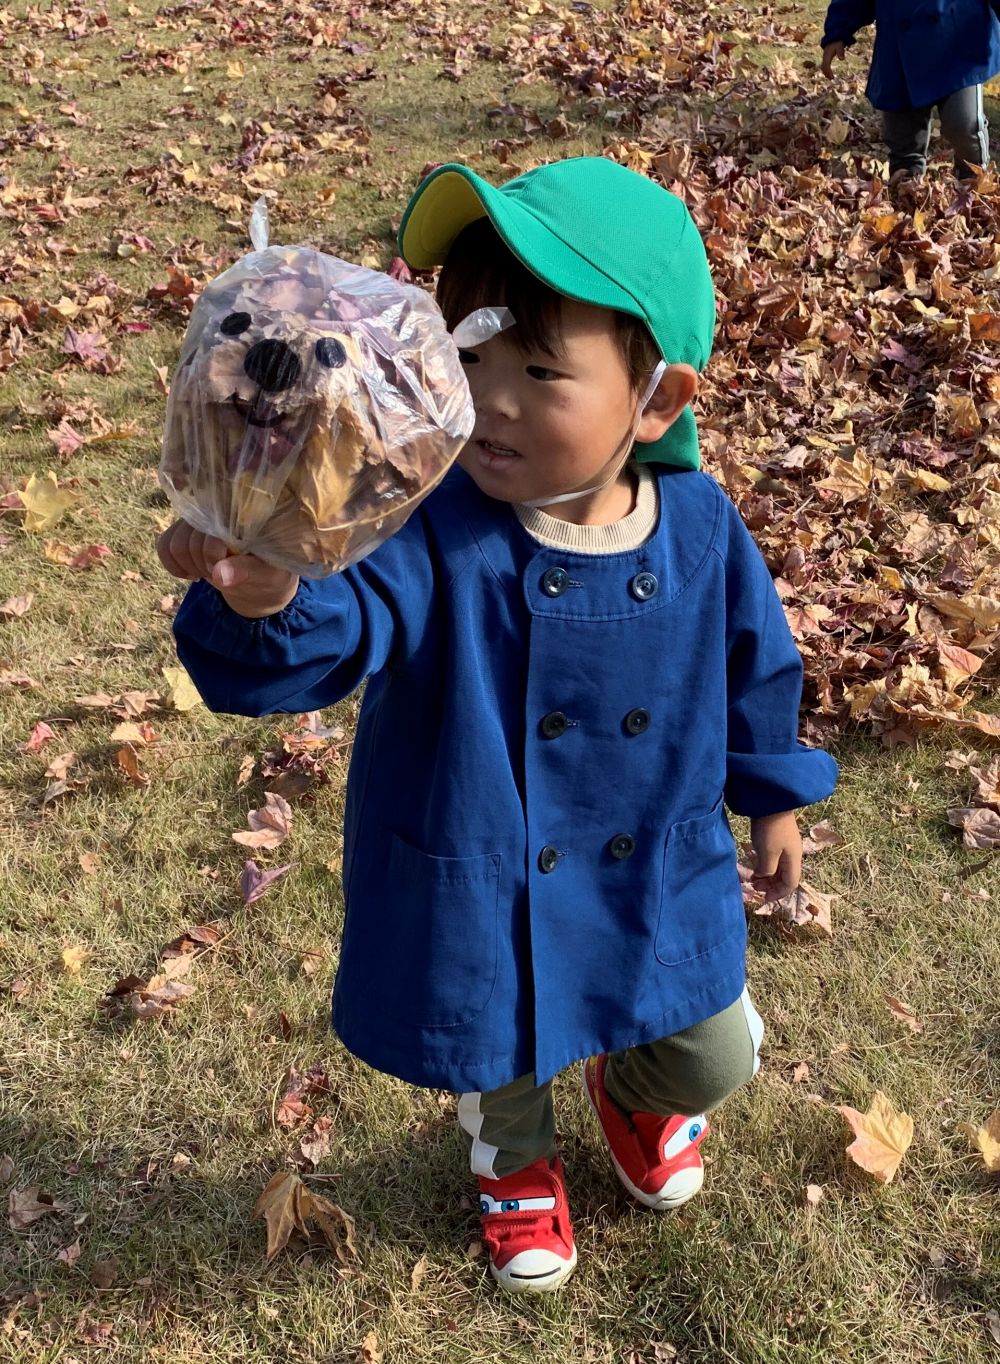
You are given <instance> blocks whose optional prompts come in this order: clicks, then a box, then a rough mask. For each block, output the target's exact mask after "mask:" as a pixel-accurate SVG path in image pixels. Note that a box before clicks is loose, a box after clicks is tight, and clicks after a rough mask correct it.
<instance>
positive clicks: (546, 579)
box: [542, 568, 569, 597]
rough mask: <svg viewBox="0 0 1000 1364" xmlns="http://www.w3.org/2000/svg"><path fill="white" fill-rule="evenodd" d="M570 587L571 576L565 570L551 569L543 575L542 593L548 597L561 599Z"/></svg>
mask: <svg viewBox="0 0 1000 1364" xmlns="http://www.w3.org/2000/svg"><path fill="white" fill-rule="evenodd" d="M567 587H569V574H568V573H567V572H566V570H565V569H564V568H550V569H547V570H546V571H545V573H544V574H543V575H542V591H543V592H544V593H545V595H546V596H547V597H561V596H562V594H563V593H564V592H565V591H566V589H567Z"/></svg>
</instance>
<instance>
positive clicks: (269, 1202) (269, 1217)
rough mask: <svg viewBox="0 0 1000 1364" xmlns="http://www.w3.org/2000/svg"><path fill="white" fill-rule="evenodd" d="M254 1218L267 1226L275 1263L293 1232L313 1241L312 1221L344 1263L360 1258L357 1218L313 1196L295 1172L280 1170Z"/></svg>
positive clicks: (269, 1186)
mask: <svg viewBox="0 0 1000 1364" xmlns="http://www.w3.org/2000/svg"><path fill="white" fill-rule="evenodd" d="M253 1215H254V1217H263V1218H264V1220H265V1222H266V1223H267V1258H268V1260H273V1259H274V1257H275V1256H276V1255H277V1254H278V1252H279V1251H281V1250H283V1249H284V1248H285V1246H287V1245H288V1241H289V1238H290V1237H291V1236H292V1234H293V1233H296V1232H297V1233H298V1234H299V1235H300V1236H303V1237H306V1238H307V1239H309V1238H310V1235H311V1229H310V1226H309V1223H310V1222H315V1224H316V1227H317V1230H318V1233H319V1236H320V1237H321V1238H322V1240H323V1241H324V1243H325V1244H326V1245H327V1246H328V1247H329V1248H330V1249H331V1250H333V1251H334V1253H335V1254H336V1255H337V1258H338V1259H339V1260H340V1261H341V1263H347V1262H348V1261H349V1260H353V1259H356V1258H357V1247H356V1245H355V1242H354V1219H353V1218H352V1217H350V1216H349V1215H348V1214H347V1213H345V1212H344V1210H343V1208H339V1207H338V1206H337V1205H336V1204H335V1203H331V1202H330V1201H329V1200H328V1199H326V1198H322V1197H320V1195H319V1194H314V1193H312V1192H311V1191H310V1190H309V1189H307V1188H306V1187H305V1185H304V1184H303V1183H302V1180H301V1179H300V1178H299V1176H298V1175H297V1174H296V1173H295V1171H294V1170H281V1171H279V1173H278V1174H276V1175H274V1176H273V1178H272V1179H271V1180H270V1181H269V1182H268V1185H267V1187H266V1188H265V1189H264V1191H263V1193H262V1194H261V1195H260V1197H259V1198H258V1199H257V1202H256V1205H255V1206H254V1210H253Z"/></svg>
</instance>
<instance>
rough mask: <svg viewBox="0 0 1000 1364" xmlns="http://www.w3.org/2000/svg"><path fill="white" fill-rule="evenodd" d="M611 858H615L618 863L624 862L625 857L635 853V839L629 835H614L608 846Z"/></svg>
mask: <svg viewBox="0 0 1000 1364" xmlns="http://www.w3.org/2000/svg"><path fill="white" fill-rule="evenodd" d="M608 848H609V849H610V852H611V856H612V857H616V858H617V859H618V861H619V862H624V861H625V859H626V857H631V856H632V854H633V853H634V852H635V839H634V838H633V837H632V835H631V834H615V836H614V838H613V839H612V840H611V842H610V843H609V844H608Z"/></svg>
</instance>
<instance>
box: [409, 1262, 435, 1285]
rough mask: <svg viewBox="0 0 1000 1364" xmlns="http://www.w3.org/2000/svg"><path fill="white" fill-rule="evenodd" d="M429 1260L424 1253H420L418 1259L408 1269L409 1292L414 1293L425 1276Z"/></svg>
mask: <svg viewBox="0 0 1000 1364" xmlns="http://www.w3.org/2000/svg"><path fill="white" fill-rule="evenodd" d="M429 1265H430V1262H429V1261H428V1259H427V1256H426V1255H421V1257H420V1259H419V1260H418V1261H417V1263H416V1264H415V1265H414V1266H413V1268H412V1269H411V1270H410V1292H411V1293H415V1292H416V1291H417V1289H418V1288H419V1287H420V1285H421V1284H422V1283H423V1281H424V1279H425V1278H426V1277H427V1270H428V1268H429Z"/></svg>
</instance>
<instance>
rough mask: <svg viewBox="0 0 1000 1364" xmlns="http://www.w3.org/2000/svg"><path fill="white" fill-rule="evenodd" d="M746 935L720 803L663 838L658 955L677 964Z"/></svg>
mask: <svg viewBox="0 0 1000 1364" xmlns="http://www.w3.org/2000/svg"><path fill="white" fill-rule="evenodd" d="M745 932H746V919H745V916H744V912H743V895H742V891H741V890H740V878H739V873H738V872H737V870H736V844H735V843H734V841H733V835H732V833H731V832H730V829H729V823H728V821H727V819H726V816H725V812H724V811H723V808H722V801H721V800H720V801H719V802H718V804H717V805H716V806H715V808H714V809H713V810H712V812H711V814H708V815H702V816H700V817H699V818H698V819H685V820H683V821H682V822H681V823H680V824H674V825H673V826H672V827H671V829H670V832H669V834H668V835H667V844H666V850H665V853H664V860H663V888H662V893H661V898H660V918H659V923H658V925H657V930H656V945H655V951H656V957H657V960H658V961H660V962H662V963H663V965H664V966H678V965H680V963H681V962H685V961H693V960H694V959H695V958H696V957H701V956H704V955H706V954H707V953H709V952H712V951H713V950H714V949H715V948H716V947H719V946H720V945H721V944H722V943H724V942H726V941H727V940H728V939H729V938H732V937H733V936H734V935H735V934H736V933H745Z"/></svg>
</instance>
